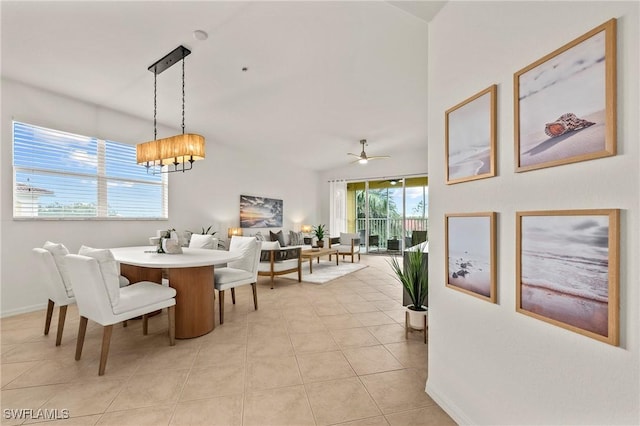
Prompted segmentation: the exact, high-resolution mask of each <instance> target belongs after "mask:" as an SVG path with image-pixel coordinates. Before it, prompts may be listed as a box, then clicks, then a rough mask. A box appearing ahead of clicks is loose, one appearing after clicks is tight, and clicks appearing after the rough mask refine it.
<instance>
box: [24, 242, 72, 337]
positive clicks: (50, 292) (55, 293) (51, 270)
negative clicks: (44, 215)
mask: <svg viewBox="0 0 640 426" xmlns="http://www.w3.org/2000/svg"><path fill="white" fill-rule="evenodd" d="M61 246H62V245H61ZM62 247H64V246H62ZM64 250H66V248H65V249H64ZM33 253H34V254H35V256H36V258H37V259H38V262H37V263H38V265H39V268H40V271H41V272H42V278H41V279H42V282H43V283H44V285H45V288H46V290H47V297H48V298H49V302H48V304H47V316H46V318H45V322H44V335H45V336H47V335H49V328H50V327H51V318H52V317H53V309H54V306H55V305H58V306H59V307H60V310H59V312H58V333H57V334H56V346H60V343H61V342H62V333H63V331H64V322H65V319H66V317H67V306H69V305H71V304H73V303H76V299H75V297H74V296H73V291H72V289H71V283H68V288H67V286H65V281H64V278H63V277H62V274H61V272H60V270H59V269H58V266H57V265H56V261H55V259H54V255H53V254H52V253H51V252H50V251H49V250H46V249H44V248H39V247H36V248H34V249H33ZM68 253H69V252H68V251H66V254H68ZM66 254H64V255H63V256H66Z"/></svg>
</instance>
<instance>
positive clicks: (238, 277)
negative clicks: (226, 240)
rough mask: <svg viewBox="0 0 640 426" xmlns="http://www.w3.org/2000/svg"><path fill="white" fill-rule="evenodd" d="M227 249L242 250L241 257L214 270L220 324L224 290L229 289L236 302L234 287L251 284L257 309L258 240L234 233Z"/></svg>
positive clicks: (222, 314) (254, 305) (254, 304)
mask: <svg viewBox="0 0 640 426" xmlns="http://www.w3.org/2000/svg"><path fill="white" fill-rule="evenodd" d="M229 251H240V252H242V258H241V259H239V260H236V261H234V262H229V263H228V265H227V267H225V268H217V269H215V270H214V286H215V289H216V290H218V296H219V297H218V303H219V305H220V324H223V323H224V291H225V290H227V289H231V299H232V301H233V304H234V305H235V303H236V292H235V288H236V287H239V286H241V285H247V284H251V289H252V290H253V307H254V308H255V309H256V310H258V294H257V289H256V282H257V281H258V263H259V262H260V241H257V240H256V239H255V238H254V237H240V236H236V235H234V236H233V237H232V238H231V243H230V244H229Z"/></svg>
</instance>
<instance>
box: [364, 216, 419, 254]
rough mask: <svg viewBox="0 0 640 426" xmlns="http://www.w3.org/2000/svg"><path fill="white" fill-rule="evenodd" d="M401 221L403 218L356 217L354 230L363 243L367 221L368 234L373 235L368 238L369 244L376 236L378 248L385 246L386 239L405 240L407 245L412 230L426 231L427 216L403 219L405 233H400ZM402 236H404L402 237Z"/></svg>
mask: <svg viewBox="0 0 640 426" xmlns="http://www.w3.org/2000/svg"><path fill="white" fill-rule="evenodd" d="M402 221H403V219H401V218H400V219H390V218H380V219H356V230H357V232H358V233H359V234H360V242H361V244H362V245H365V243H366V241H365V239H364V237H365V229H366V224H367V222H369V236H374V238H373V239H372V238H369V241H370V244H369V245H370V246H374V245H373V244H371V241H374V240H375V236H377V237H378V238H377V239H378V245H379V248H384V249H386V248H387V241H388V240H403V239H404V240H405V245H409V244H410V242H411V233H412V232H413V231H426V230H427V225H428V219H427V218H406V219H404V224H405V233H404V235H403V234H402ZM403 237H404V238H403ZM407 239H408V240H407Z"/></svg>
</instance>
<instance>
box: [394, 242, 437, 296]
mask: <svg viewBox="0 0 640 426" xmlns="http://www.w3.org/2000/svg"><path fill="white" fill-rule="evenodd" d="M405 253H406V256H407V257H408V259H407V262H406V264H405V265H406V268H403V267H401V266H400V263H399V262H398V259H397V258H396V257H393V258H391V261H390V262H389V265H390V266H391V269H392V270H393V272H394V273H395V274H396V279H397V280H398V281H400V283H401V284H402V286H403V287H404V288H405V289H406V290H407V293H409V297H410V298H411V303H413V305H414V306H416V307H420V306H422V305H424V301H425V300H426V299H427V295H428V292H429V275H428V269H427V268H424V267H423V264H422V262H423V258H424V253H423V252H422V251H419V250H415V251H408V252H405Z"/></svg>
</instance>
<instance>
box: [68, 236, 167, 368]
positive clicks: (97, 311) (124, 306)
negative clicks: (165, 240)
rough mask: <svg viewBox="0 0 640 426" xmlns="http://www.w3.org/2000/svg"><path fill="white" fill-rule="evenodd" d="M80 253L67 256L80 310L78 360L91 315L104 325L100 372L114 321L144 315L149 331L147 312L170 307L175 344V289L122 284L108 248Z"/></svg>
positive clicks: (150, 284)
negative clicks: (123, 285) (119, 281)
mask: <svg viewBox="0 0 640 426" xmlns="http://www.w3.org/2000/svg"><path fill="white" fill-rule="evenodd" d="M80 253H82V254H77V255H75V254H69V255H67V256H66V258H65V259H66V263H67V268H68V272H69V276H70V278H71V284H72V286H73V292H74V294H75V297H76V303H77V305H78V311H79V313H80V326H79V328H78V341H77V345H76V356H75V359H76V361H77V360H80V357H81V355H82V347H83V345H84V338H85V334H86V331H87V322H88V320H89V319H90V320H92V321H95V322H97V323H98V324H100V325H102V326H103V327H104V329H103V336H102V350H101V354H100V366H99V368H98V375H99V376H102V375H103V374H104V372H105V368H106V365H107V357H108V355H109V344H110V342H111V333H112V331H113V325H114V324H117V323H119V322H122V321H126V320H128V319H131V318H135V317H138V316H141V315H142V321H143V327H142V328H143V333H144V334H146V330H147V314H149V313H151V312H154V311H157V310H159V309H163V308H168V311H169V344H170V345H171V346H173V345H175V304H176V300H175V295H176V291H175V289H173V288H171V287H165V286H162V285H158V284H157V283H152V282H149V281H142V282H138V283H134V284H131V285H129V286H127V287H122V288H120V286H119V283H118V270H117V264H116V261H115V259H114V257H113V254H112V253H111V252H110V251H109V250H106V249H104V250H102V249H91V248H88V247H82V248H81V249H80Z"/></svg>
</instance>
